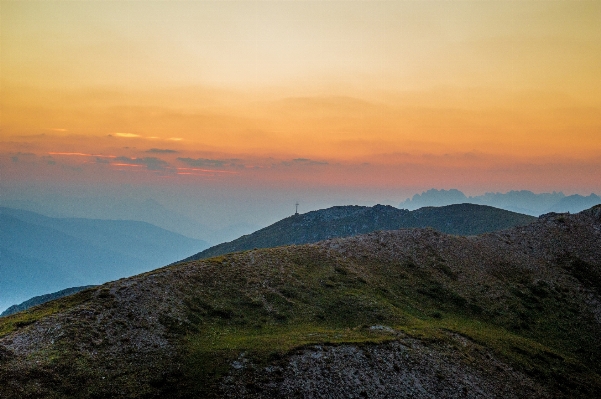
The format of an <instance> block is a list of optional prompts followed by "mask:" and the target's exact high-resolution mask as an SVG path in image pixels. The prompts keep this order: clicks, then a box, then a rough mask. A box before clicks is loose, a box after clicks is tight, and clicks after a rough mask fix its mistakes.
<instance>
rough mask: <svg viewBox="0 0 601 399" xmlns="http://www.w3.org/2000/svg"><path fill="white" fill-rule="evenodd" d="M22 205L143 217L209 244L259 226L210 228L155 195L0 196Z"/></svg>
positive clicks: (59, 213)
mask: <svg viewBox="0 0 601 399" xmlns="http://www.w3.org/2000/svg"><path fill="white" fill-rule="evenodd" d="M3 206H4V207H6V208H12V209H21V210H26V211H30V212H35V213H38V214H41V215H44V216H48V217H52V218H63V219H64V218H78V219H81V218H85V219H102V220H128V221H141V222H146V223H149V224H152V225H154V226H157V227H160V228H162V229H165V230H168V231H172V232H175V233H178V234H181V235H184V236H186V237H191V238H194V239H197V240H201V241H206V242H208V243H210V245H213V244H217V243H221V242H224V241H228V240H232V239H234V238H236V237H239V236H241V235H242V234H247V233H250V232H252V231H255V230H257V229H259V228H260V227H259V226H257V225H253V224H248V223H235V224H231V225H228V226H226V227H223V228H211V227H208V226H206V225H203V224H201V223H200V222H198V221H196V220H194V219H193V218H191V217H188V216H185V215H183V214H181V213H179V212H176V211H173V210H171V209H168V208H166V207H165V206H163V205H162V204H160V203H159V202H157V201H155V200H153V199H136V198H127V200H124V199H122V198H115V197H110V196H105V197H90V198H87V197H85V198H79V197H69V196H65V197H59V198H53V199H52V200H50V199H47V200H45V201H39V202H38V201H19V200H6V199H2V198H0V207H3Z"/></svg>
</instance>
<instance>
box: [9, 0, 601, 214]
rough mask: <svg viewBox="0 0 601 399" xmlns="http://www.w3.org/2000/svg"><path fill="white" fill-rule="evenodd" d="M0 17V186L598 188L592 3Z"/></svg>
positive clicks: (111, 4)
mask: <svg viewBox="0 0 601 399" xmlns="http://www.w3.org/2000/svg"><path fill="white" fill-rule="evenodd" d="M0 18H1V21H0V29H1V37H0V40H1V42H0V45H1V47H0V66H1V69H0V85H1V86H0V89H1V90H0V106H1V119H0V189H1V190H2V191H3V193H2V196H4V197H5V198H20V199H26V197H27V195H29V194H27V193H29V192H31V190H34V189H36V190H38V191H37V192H43V191H44V190H54V191H57V190H58V191H61V190H67V191H68V190H71V191H73V192H77V187H83V186H85V187H102V189H101V190H102V191H103V192H110V190H117V191H118V190H120V187H121V188H122V187H127V190H130V191H131V190H134V191H135V190H140V192H141V193H142V192H144V193H148V192H150V191H148V190H149V189H150V190H151V191H152V190H155V192H158V191H160V192H162V193H163V197H162V198H163V202H165V201H167V200H166V199H165V198H167V197H168V196H167V195H166V194H164V193H165V192H167V191H168V192H170V193H173V194H172V198H171V201H172V202H173V203H176V202H177V193H178V192H188V193H190V192H199V193H207V192H211V193H213V194H211V195H210V196H209V197H210V199H207V200H206V201H205V202H203V206H206V207H207V208H206V209H209V208H211V207H212V206H213V207H214V208H215V209H218V208H220V207H221V208H223V198H225V197H227V198H229V199H230V200H231V198H238V199H239V201H238V203H239V206H238V208H240V209H244V207H245V206H246V205H243V204H247V203H249V202H250V203H254V202H258V201H261V199H265V198H266V197H273V196H274V195H277V196H279V197H278V198H280V199H281V203H282V204H284V203H285V204H286V206H289V205H290V204H289V202H291V201H294V200H301V201H304V202H305V203H315V204H317V203H319V204H320V206H321V205H324V204H326V203H328V201H330V202H334V201H343V200H344V199H345V198H346V199H348V200H349V201H356V202H360V201H367V202H370V201H371V202H374V203H375V202H387V201H388V202H397V203H398V202H400V201H401V200H403V199H405V198H407V197H409V196H411V195H412V194H414V193H416V192H420V191H422V190H426V189H429V188H447V189H448V188H458V189H461V190H463V191H464V192H465V193H466V194H472V195H475V194H482V193H484V192H487V191H508V190H511V189H529V190H532V191H535V192H542V191H553V190H562V191H564V192H565V193H567V194H573V193H580V194H589V193H591V192H596V193H600V192H601V178H599V177H600V176H601V2H598V1H590V2H587V1H579V2H572V1H569V2H568V1H557V2H555V1H553V2H551V1H532V2H531V1H483V2H481V1H383V2H378V1H275V2H272V1H217V2H212V1H182V2H177V1H157V2H154V1H127V2H125V1H43V2H37V1H36V2H34V1H5V0H0ZM144 190H146V191H144ZM34 191H35V190H34ZM215 193H217V194H215ZM219 193H221V194H219ZM333 193H338V194H333ZM145 195H146V194H145ZM190 196H192V197H193V196H194V195H192V194H190V195H189V196H188V197H187V198H189V197H190ZM209 197H207V198H209ZM318 197H319V198H321V200H320V201H321V202H320V201H318V200H317V198H318ZM249 198H251V199H252V200H249ZM323 198H328V200H324V199H323ZM211 201H213V202H211ZM233 201H234V202H235V200H233ZM335 204H336V203H331V204H330V205H335ZM173 206H175V205H173ZM270 206H271V205H270ZM282 206H283V205H282ZM305 210H307V209H306V208H305ZM223 212H225V211H223ZM265 212H267V211H265ZM215 218H217V217H215Z"/></svg>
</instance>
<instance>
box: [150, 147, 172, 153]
mask: <svg viewBox="0 0 601 399" xmlns="http://www.w3.org/2000/svg"><path fill="white" fill-rule="evenodd" d="M146 152H150V153H152V154H177V153H179V151H176V150H170V149H168V148H165V149H162V148H151V149H150V150H146Z"/></svg>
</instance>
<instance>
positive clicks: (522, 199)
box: [399, 189, 601, 216]
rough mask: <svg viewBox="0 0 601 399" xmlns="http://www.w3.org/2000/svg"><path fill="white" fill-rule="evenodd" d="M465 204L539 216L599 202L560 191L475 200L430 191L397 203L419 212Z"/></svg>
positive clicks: (455, 192) (458, 193) (459, 194)
mask: <svg viewBox="0 0 601 399" xmlns="http://www.w3.org/2000/svg"><path fill="white" fill-rule="evenodd" d="M463 202H468V203H471V204H478V205H488V206H494V207H496V208H501V209H505V210H508V211H512V212H518V213H525V214H527V215H533V216H538V215H541V214H544V213H549V212H560V213H561V212H572V213H577V212H580V211H582V210H584V209H588V208H590V207H592V206H594V205H597V204H599V203H601V198H600V197H599V196H598V195H596V194H591V195H589V196H588V197H584V196H582V195H578V194H576V195H570V196H566V195H565V194H564V193H562V192H552V193H540V194H535V193H533V192H532V191H527V190H521V191H515V190H512V191H509V192H507V193H486V194H484V195H478V196H474V197H466V196H465V194H463V193H462V192H461V191H459V190H456V189H451V190H436V189H431V190H428V191H425V192H423V193H421V194H415V195H414V196H413V197H412V198H409V199H407V200H405V201H403V202H401V203H400V205H399V207H400V208H407V209H418V208H421V207H423V206H432V205H434V206H443V205H450V204H458V203H463Z"/></svg>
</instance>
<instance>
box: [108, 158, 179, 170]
mask: <svg viewBox="0 0 601 399" xmlns="http://www.w3.org/2000/svg"><path fill="white" fill-rule="evenodd" d="M115 161H117V162H125V163H128V164H133V165H145V166H146V167H147V168H148V170H165V168H166V167H167V166H169V163H168V162H166V161H163V160H162V159H160V158H155V157H145V158H129V157H117V158H115Z"/></svg>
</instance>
